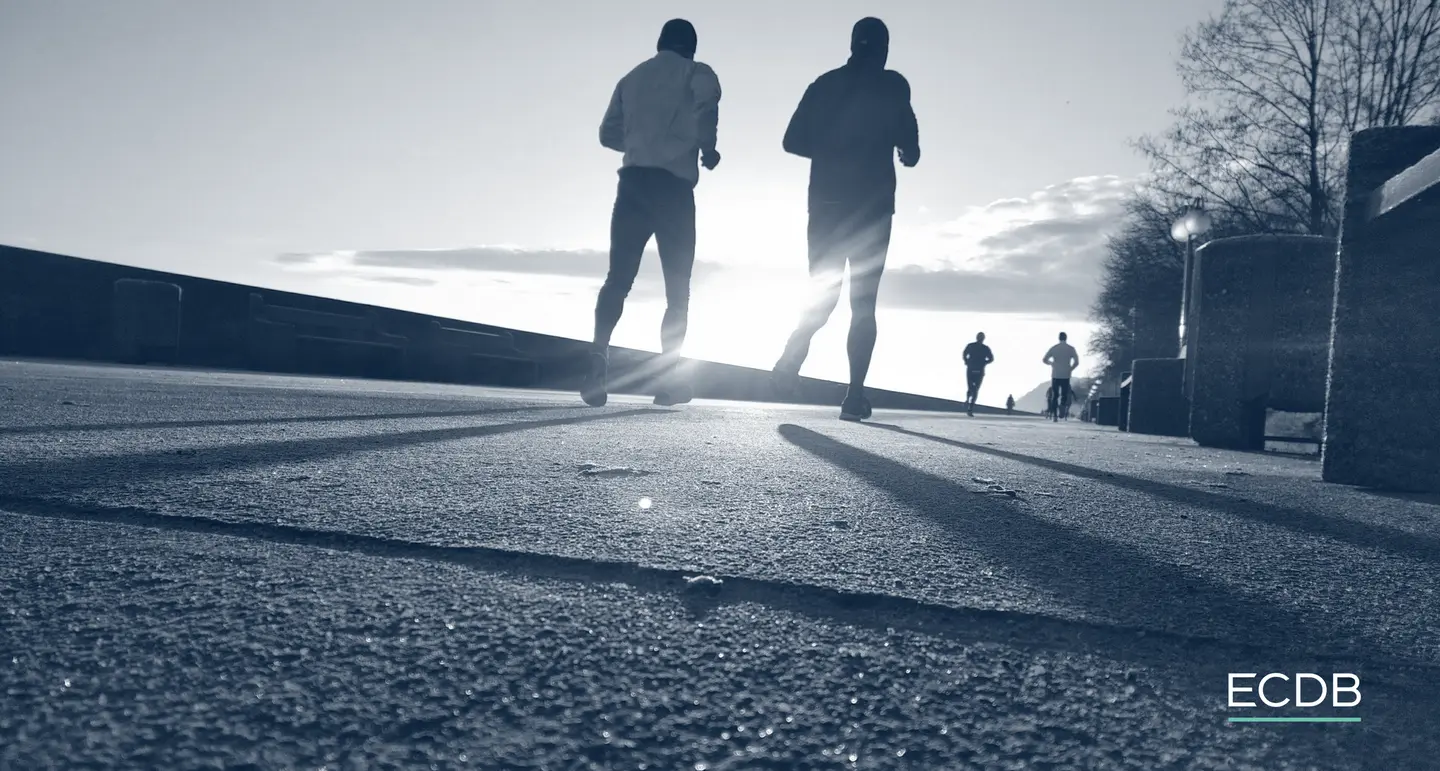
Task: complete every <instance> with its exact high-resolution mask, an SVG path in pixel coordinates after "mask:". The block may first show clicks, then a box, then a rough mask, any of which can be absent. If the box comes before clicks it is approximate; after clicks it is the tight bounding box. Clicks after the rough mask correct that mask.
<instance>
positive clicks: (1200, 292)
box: [1186, 235, 1337, 450]
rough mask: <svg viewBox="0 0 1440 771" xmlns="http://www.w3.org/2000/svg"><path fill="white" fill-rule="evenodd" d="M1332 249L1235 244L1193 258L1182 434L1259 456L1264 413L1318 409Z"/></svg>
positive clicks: (1295, 243)
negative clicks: (1186, 426) (1186, 398)
mask: <svg viewBox="0 0 1440 771" xmlns="http://www.w3.org/2000/svg"><path fill="white" fill-rule="evenodd" d="M1336 246H1337V244H1336V241H1335V240H1334V239H1331V238H1322V237H1319V236H1299V235H1294V236H1240V237H1237V238H1222V239H1218V240H1216V241H1211V242H1210V243H1208V244H1205V245H1204V246H1202V247H1201V248H1200V249H1199V250H1198V251H1197V252H1196V254H1195V256H1196V264H1197V269H1196V275H1195V280H1196V284H1195V287H1194V289H1195V293H1194V295H1193V296H1194V298H1195V303H1194V309H1195V314H1194V316H1193V319H1194V328H1193V329H1192V331H1191V335H1192V337H1191V350H1190V351H1189V352H1188V355H1187V358H1188V360H1189V371H1188V372H1187V373H1186V377H1187V388H1188V390H1189V397H1190V419H1189V434H1190V436H1191V437H1192V438H1194V440H1195V441H1196V442H1197V443H1199V444H1201V445H1204V446H1207V447H1225V448H1232V449H1248V450H1259V449H1263V448H1264V446H1265V411H1266V409H1267V408H1269V409H1275V410H1283V411H1286V412H1320V411H1322V410H1324V409H1325V378H1326V369H1327V365H1328V358H1329V347H1330V335H1329V319H1330V313H1331V304H1332V301H1333V296H1334V288H1335V250H1336Z"/></svg>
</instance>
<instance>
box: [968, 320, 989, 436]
mask: <svg viewBox="0 0 1440 771" xmlns="http://www.w3.org/2000/svg"><path fill="white" fill-rule="evenodd" d="M961 358H962V359H964V360H965V411H966V412H967V413H969V415H970V417H972V418H973V417H975V402H976V400H978V399H979V398H980V383H981V382H983V381H984V380H985V365H986V364H989V363H991V362H993V361H995V354H993V353H991V352H990V346H988V345H986V344H985V333H984V332H981V333H980V334H978V335H975V342H973V343H971V344H969V345H967V346H965V352H964V353H963V354H962V355H961Z"/></svg>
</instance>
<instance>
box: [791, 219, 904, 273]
mask: <svg viewBox="0 0 1440 771" xmlns="http://www.w3.org/2000/svg"><path fill="white" fill-rule="evenodd" d="M893 219H894V217H893V215H892V214H891V213H890V212H888V211H886V210H885V209H883V208H880V207H876V206H874V205H855V204H848V203H830V204H822V203H812V204H811V205H810V218H809V223H808V226H807V228H806V240H807V241H808V242H809V252H810V273H811V274H812V275H817V274H840V273H843V272H844V270H845V267H846V265H849V267H850V281H851V283H852V284H857V283H858V284H861V285H867V284H868V285H874V286H877V287H878V285H879V283H880V274H881V273H882V272H883V271H884V270H885V256H886V254H887V252H888V251H889V249H890V226H891V223H892V221H893Z"/></svg>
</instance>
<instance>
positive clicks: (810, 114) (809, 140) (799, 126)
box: [781, 81, 819, 158]
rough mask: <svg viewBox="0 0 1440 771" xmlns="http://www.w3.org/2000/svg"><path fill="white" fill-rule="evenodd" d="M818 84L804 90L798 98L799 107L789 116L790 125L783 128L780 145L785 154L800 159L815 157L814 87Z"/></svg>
mask: <svg viewBox="0 0 1440 771" xmlns="http://www.w3.org/2000/svg"><path fill="white" fill-rule="evenodd" d="M818 84H819V81H816V82H814V83H811V84H810V87H809V88H807V89H805V95H804V96H802V97H800V105H799V106H798V107H796V108H795V114H794V115H792V116H790V125H789V126H786V127H785V139H784V141H783V142H782V143H781V144H782V145H783V146H784V148H785V152H787V153H790V154H791V155H798V156H800V157H801V158H813V157H815V156H814V154H815V119H816V116H815V110H816V106H817V105H816V102H818V101H819V95H818V94H817V92H816V90H815V87H816V86H817V85H818Z"/></svg>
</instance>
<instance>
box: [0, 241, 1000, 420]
mask: <svg viewBox="0 0 1440 771" xmlns="http://www.w3.org/2000/svg"><path fill="white" fill-rule="evenodd" d="M122 279H129V280H139V281H144V282H158V283H160V284H170V285H173V286H174V287H178V288H179V292H178V293H172V292H170V291H169V290H166V289H162V288H159V287H156V286H155V285H147V286H143V287H141V286H131V287H129V288H128V289H127V288H122V289H121V291H120V292H119V293H118V294H119V296H120V297H121V298H122V299H121V300H120V301H119V302H118V303H117V300H116V298H117V291H116V282H117V281H120V280H122ZM257 292H258V293H259V294H260V295H261V296H262V297H263V299H264V302H265V303H267V304H275V305H282V306H287V307H294V308H303V309H307V310H313V311H327V312H332V313H341V314H346V315H351V316H358V315H365V314H367V313H369V314H374V315H375V316H376V318H377V319H378V323H379V325H380V326H381V327H382V328H383V329H384V331H385V332H386V333H388V334H393V335H398V336H402V337H404V338H406V340H408V341H410V342H411V343H414V342H415V341H419V340H423V339H425V338H426V336H427V334H428V331H429V329H430V327H431V325H432V323H433V322H434V321H437V320H439V321H441V322H442V323H443V324H444V325H445V326H447V327H456V328H462V329H468V330H474V331H482V332H492V333H501V334H507V333H508V334H510V335H512V336H513V339H514V347H515V349H516V355H517V356H520V357H523V358H524V359H528V360H530V361H533V362H536V363H538V367H537V368H536V370H537V373H536V379H535V380H534V382H530V383H528V385H533V386H536V387H541V388H554V389H563V390H571V389H576V388H578V387H579V382H580V377H581V376H582V374H583V372H584V367H585V359H584V354H585V353H586V352H587V351H588V344H587V343H585V342H582V341H578V340H570V339H566V338H561V337H554V336H551V335H542V334H536V333H532V332H525V331H521V330H507V329H504V328H502V327H495V326H492V325H486V324H475V323H469V322H462V321H456V320H451V319H440V318H439V317H435V316H427V315H424V314H418V313H409V312H406V311H398V310H392V309H387V308H375V307H372V306H366V305H362V304H359V303H350V302H344V301H340V300H332V299H326V298H321V297H312V296H307V295H300V294H295V293H293V292H283V291H278V290H273V289H266V288H257V287H251V286H244V285H241V284H233V283H228V282H223V281H213V280H210V279H203V278H195V277H192V276H183V275H178V274H173V273H165V272H161V271H154V270H147V269H144V268H134V267H130V266H125V265H116V264H113V263H106V262H99V261H96V260H86V259H81V258H77V257H69V256H65V255H58V254H50V253H46V252H38V251H33V250H29V249H20V248H16V247H9V246H0V355H9V356H27V357H36V358H58V359H77V360H89V361H121V360H127V359H129V360H134V358H135V357H137V356H139V357H141V358H146V359H149V360H152V361H158V362H164V363H174V364H183V365H188V366H199V367H213V368H222V369H238V370H245V369H261V367H257V365H256V362H255V361H254V357H253V356H252V355H251V354H252V351H251V342H252V339H253V337H254V336H253V335H252V325H251V321H250V319H251V316H250V313H251V311H250V295H251V294H252V293H257ZM126 297H134V298H136V301H133V302H127V301H126V300H125V299H124V298H126ZM145 298H149V299H145ZM173 298H180V301H179V302H178V308H173V309H171V310H167V309H169V308H171V303H172V299H173ZM152 301H153V302H152ZM162 301H163V302H162ZM162 305H163V306H164V307H161V306H162ZM171 312H174V313H178V316H179V318H178V320H177V324H176V325H175V329H174V336H175V337H176V339H177V340H178V342H177V343H176V344H174V345H172V346H171V347H172V348H173V352H171V353H165V352H164V351H163V349H164V348H165V347H166V345H167V341H166V338H167V334H168V332H167V331H166V328H167V324H168V321H166V320H165V317H166V316H167V314H168V313H171ZM127 341H128V343H130V344H134V343H141V344H143V345H142V347H144V348H148V349H150V350H148V351H141V352H139V353H134V352H130V353H127ZM132 347H133V345H132ZM147 354H148V355H147ZM611 357H612V367H613V373H612V374H613V379H615V380H619V381H624V380H627V379H628V380H630V381H631V382H630V385H629V387H628V388H624V389H617V392H619V393H648V392H650V391H649V388H650V386H651V383H650V382H649V381H650V379H649V378H648V377H645V376H644V375H637V374H636V373H644V372H649V371H651V370H652V369H653V368H652V367H650V362H651V360H652V358H653V357H654V354H653V353H649V352H645V351H636V350H631V349H624V348H616V349H613V350H612V353H611ZM295 358H296V362H295V365H294V367H293V368H287V369H276V368H274V367H269V368H268V369H266V371H287V372H288V371H298V372H306V373H313V374H333V375H348V376H362V377H385V378H395V379H412V380H426V379H431V378H430V374H429V372H428V370H425V369H423V368H418V367H416V366H415V362H416V360H417V359H418V358H419V357H415V356H410V357H400V358H398V359H393V360H392V359H390V358H386V357H368V358H367V357H363V356H355V357H349V358H347V357H341V356H335V357H310V356H302V357H295ZM692 365H693V367H694V374H695V378H696V383H695V390H696V396H698V397H701V398H714V399H735V400H749V401H766V400H769V398H770V396H769V386H768V383H769V373H768V372H766V371H762V370H756V369H751V368H747V367H736V366H733V365H728V364H718V363H714V362H693V363H692ZM497 367H498V365H497ZM501 375H502V372H501V371H500V369H493V368H492V370H491V371H486V369H485V368H483V367H482V368H480V369H479V370H473V369H472V371H471V378H470V380H468V381H467V382H474V383H494V384H500V385H515V384H516V383H510V382H505V378H504V377H501ZM867 391H868V395H869V397H870V400H871V403H872V404H873V405H874V406H875V407H876V408H879V409H915V410H940V411H956V412H958V411H963V410H964V409H965V405H964V404H962V403H960V402H956V401H952V400H947V399H937V398H933V397H927V396H918V395H914V394H905V393H899V392H894V391H886V390H882V389H867ZM843 393H844V387H843V386H842V385H840V384H838V383H832V382H828V381H822V380H815V379H812V378H805V379H804V381H803V382H802V386H801V393H800V396H799V397H798V399H797V401H799V402H801V403H811V404H823V405H839V403H840V399H841V398H842V395H843ZM976 411H977V412H985V413H991V414H999V413H1003V412H1004V410H1003V408H989V407H977V408H976Z"/></svg>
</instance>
